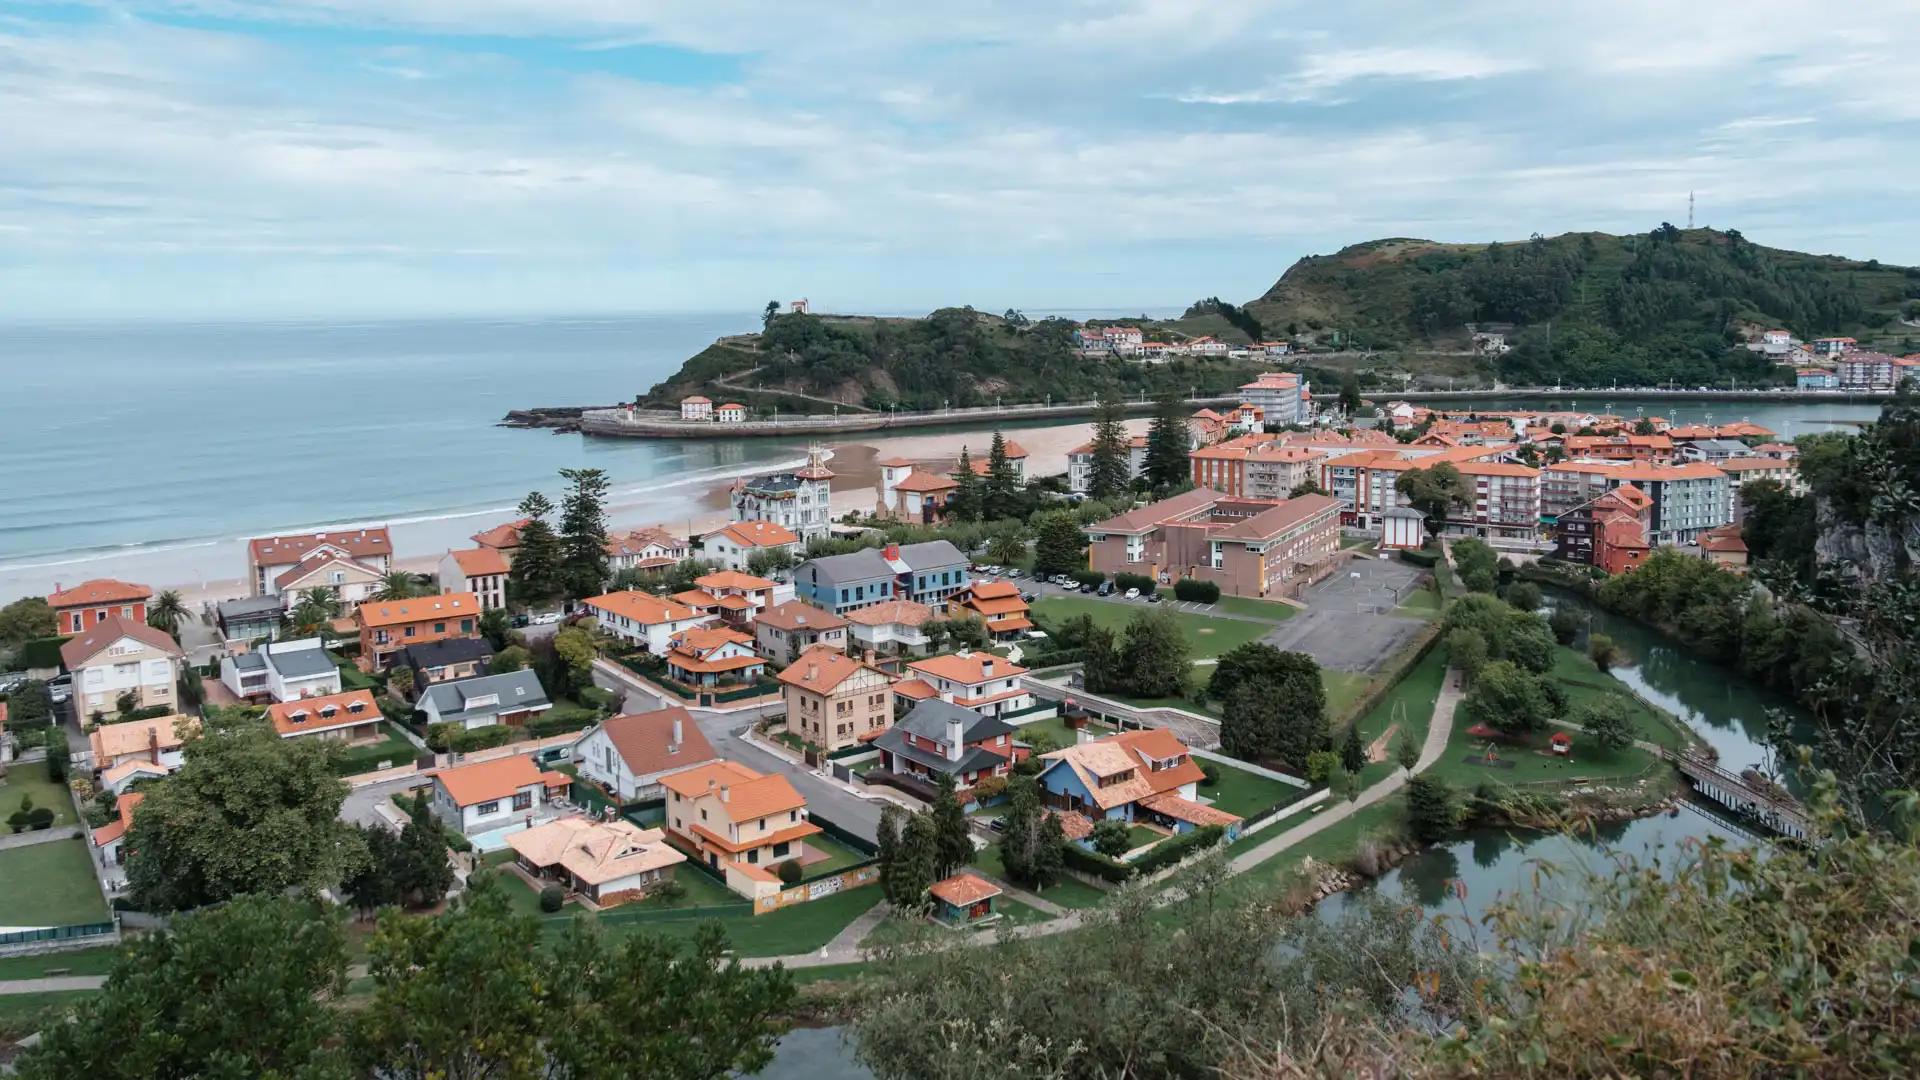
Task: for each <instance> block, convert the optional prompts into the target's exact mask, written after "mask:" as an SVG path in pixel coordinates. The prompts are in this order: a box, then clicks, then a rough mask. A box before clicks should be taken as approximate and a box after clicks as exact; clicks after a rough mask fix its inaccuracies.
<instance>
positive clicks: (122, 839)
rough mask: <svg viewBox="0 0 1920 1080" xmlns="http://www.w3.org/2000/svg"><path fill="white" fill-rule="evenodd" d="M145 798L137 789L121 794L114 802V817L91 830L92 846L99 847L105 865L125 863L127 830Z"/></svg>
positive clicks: (131, 825)
mask: <svg viewBox="0 0 1920 1080" xmlns="http://www.w3.org/2000/svg"><path fill="white" fill-rule="evenodd" d="M145 798H146V796H145V795H142V794H140V793H139V792H137V791H129V792H127V793H126V794H124V795H121V796H120V798H119V801H118V802H116V803H114V807H113V812H114V814H115V815H116V816H115V818H114V819H113V820H112V821H109V822H107V823H106V824H105V825H102V826H100V827H99V828H97V829H95V830H93V846H94V847H97V848H99V849H100V861H101V862H102V863H104V864H105V865H107V866H124V865H126V862H127V849H126V839H127V830H129V829H131V828H133V812H134V811H135V810H138V809H139V808H140V803H141V801H142V800H144V799H145Z"/></svg>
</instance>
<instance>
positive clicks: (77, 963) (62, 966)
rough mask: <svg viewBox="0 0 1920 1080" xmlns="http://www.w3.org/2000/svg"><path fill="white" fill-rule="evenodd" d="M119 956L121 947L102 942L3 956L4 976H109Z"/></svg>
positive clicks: (1, 971)
mask: <svg viewBox="0 0 1920 1080" xmlns="http://www.w3.org/2000/svg"><path fill="white" fill-rule="evenodd" d="M119 955H120V947H119V946H117V945H102V946H100V947H99V948H94V949H75V950H73V951H72V952H57V953H42V954H41V955H38V956H8V957H4V958H0V979H42V978H46V977H47V975H48V973H49V972H52V971H59V972H61V974H63V975H105V974H106V973H107V972H109V971H111V970H113V961H114V960H115V959H116V958H117V957H119ZM0 999H3V998H0Z"/></svg>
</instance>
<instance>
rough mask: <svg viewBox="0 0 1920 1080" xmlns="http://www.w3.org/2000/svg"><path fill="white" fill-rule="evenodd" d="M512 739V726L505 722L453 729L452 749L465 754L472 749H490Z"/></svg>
mask: <svg viewBox="0 0 1920 1080" xmlns="http://www.w3.org/2000/svg"><path fill="white" fill-rule="evenodd" d="M512 741H513V729H512V728H510V727H508V726H506V725H505V724H488V725H487V726H486V727H477V728H473V729H471V730H461V731H455V732H454V733H453V740H452V743H453V749H454V750H456V751H458V752H460V753H462V754H465V753H469V752H471V751H474V750H491V749H492V748H494V747H496V746H505V745H506V744H508V743H510V742H512Z"/></svg>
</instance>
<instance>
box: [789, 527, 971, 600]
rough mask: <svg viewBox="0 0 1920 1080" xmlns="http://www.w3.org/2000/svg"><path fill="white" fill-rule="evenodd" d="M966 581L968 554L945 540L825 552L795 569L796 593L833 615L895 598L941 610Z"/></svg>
mask: <svg viewBox="0 0 1920 1080" xmlns="http://www.w3.org/2000/svg"><path fill="white" fill-rule="evenodd" d="M967 584H968V577H967V558H966V556H964V555H962V554H960V549H959V548H956V547H954V546H953V545H952V544H950V543H948V542H947V541H945V540H931V541H928V542H927V543H924V544H904V545H901V544H888V545H887V546H886V547H884V548H867V549H865V550H862V551H855V552H850V553H848V554H846V555H827V556H823V557H821V558H818V559H808V560H807V561H806V562H804V563H801V564H800V567H799V569H797V570H795V571H794V572H793V590H794V594H795V595H796V596H798V597H799V598H800V599H802V600H805V601H806V602H807V603H809V604H812V605H813V606H814V607H817V608H823V609H825V610H827V611H831V612H833V613H834V614H836V615H842V614H845V613H846V612H849V611H856V610H858V609H860V608H863V607H872V606H873V605H875V604H879V603H884V602H886V601H888V600H895V599H898V600H912V601H913V602H915V603H917V604H925V605H926V606H928V607H930V608H932V609H933V610H934V611H945V610H946V609H947V598H948V597H950V596H952V595H953V594H954V593H957V592H959V591H960V590H961V589H964V588H966V587H967Z"/></svg>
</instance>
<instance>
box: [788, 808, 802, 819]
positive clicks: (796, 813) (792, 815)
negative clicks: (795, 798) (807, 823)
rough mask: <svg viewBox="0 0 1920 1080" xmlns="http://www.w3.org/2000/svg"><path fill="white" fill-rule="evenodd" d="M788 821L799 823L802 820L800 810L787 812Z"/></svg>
mask: <svg viewBox="0 0 1920 1080" xmlns="http://www.w3.org/2000/svg"><path fill="white" fill-rule="evenodd" d="M787 820H788V821H799V820H800V811H798V810H789V811H787Z"/></svg>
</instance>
